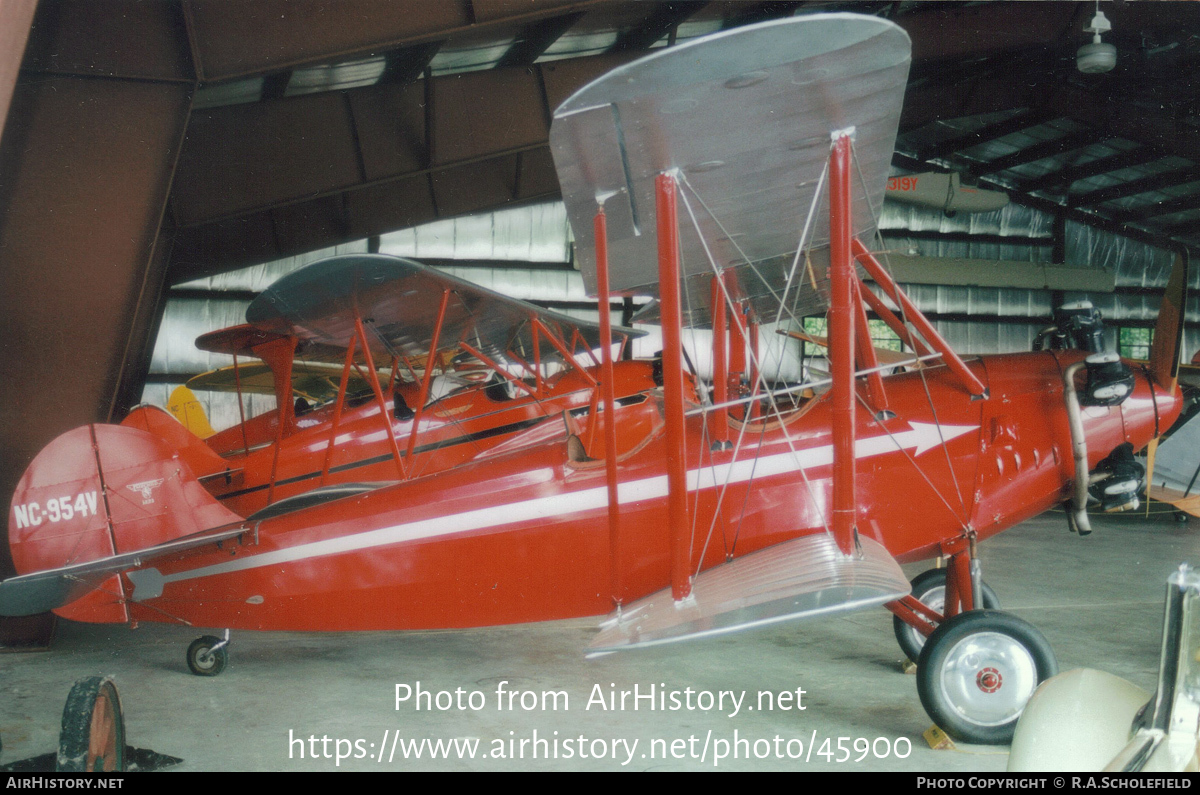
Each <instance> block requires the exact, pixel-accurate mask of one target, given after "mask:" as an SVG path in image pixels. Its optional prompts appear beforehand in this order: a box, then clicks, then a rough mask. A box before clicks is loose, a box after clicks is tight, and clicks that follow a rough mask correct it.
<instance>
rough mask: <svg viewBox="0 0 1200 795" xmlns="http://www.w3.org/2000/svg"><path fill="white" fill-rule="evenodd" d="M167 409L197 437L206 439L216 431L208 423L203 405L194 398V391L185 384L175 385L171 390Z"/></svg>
mask: <svg viewBox="0 0 1200 795" xmlns="http://www.w3.org/2000/svg"><path fill="white" fill-rule="evenodd" d="M167 411H169V412H171V414H173V415H174V416H175V419H177V420H179V422H180V423H181V424H182V425H183V427H185V428H187V429H188V430H189V431H191V432H192V433H194V434H195V435H196V437H197V438H199V439H207V438H208V437H210V436H212V435H213V434H214V433H216V431H214V430H213V427H212V425H210V424H209V423H208V415H207V414H205V413H204V406H201V405H200V401H199V400H197V399H196V393H195V392H193V391H192V390H190V389H188V388H187V387H186V386H177V387H175V390H174V391H173V392H171V396H170V397H169V398H167Z"/></svg>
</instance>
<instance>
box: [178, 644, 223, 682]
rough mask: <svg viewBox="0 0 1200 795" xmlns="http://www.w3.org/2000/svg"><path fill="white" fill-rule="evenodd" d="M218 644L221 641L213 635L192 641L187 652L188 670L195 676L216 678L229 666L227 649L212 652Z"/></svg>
mask: <svg viewBox="0 0 1200 795" xmlns="http://www.w3.org/2000/svg"><path fill="white" fill-rule="evenodd" d="M220 642H221V639H220V638H218V637H216V636H214V635H205V636H204V637H202V638H196V639H195V640H194V641H192V645H190V646H188V650H187V664H188V670H190V671H191V672H192V673H194V674H195V675H196V676H216V675H217V674H219V673H221V672H222V671H224V670H225V666H226V665H228V664H229V647H228V646H222V647H221V648H219V649H217V650H216V651H213V650H212V649H213V647H214V646H216V645H217V644H218V643H220Z"/></svg>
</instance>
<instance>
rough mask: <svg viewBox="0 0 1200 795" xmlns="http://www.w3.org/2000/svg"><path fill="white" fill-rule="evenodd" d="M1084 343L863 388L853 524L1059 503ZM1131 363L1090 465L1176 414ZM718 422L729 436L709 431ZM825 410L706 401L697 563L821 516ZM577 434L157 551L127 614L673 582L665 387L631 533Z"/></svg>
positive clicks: (921, 537)
mask: <svg viewBox="0 0 1200 795" xmlns="http://www.w3.org/2000/svg"><path fill="white" fill-rule="evenodd" d="M1078 358H1081V354H1078V353H1076V352H1063V353H1058V354H1050V353H1042V354H1019V355H1011V356H991V357H982V358H978V359H974V360H972V361H971V362H970V366H971V368H972V370H973V371H974V372H975V373H976V374H977V375H978V376H979V377H980V378H981V379H982V380H983V381H984V383H986V384H987V386H988V389H989V395H990V396H989V398H988V399H987V400H972V399H971V398H970V395H969V394H968V393H967V391H966V390H965V389H964V388H963V387H962V386H961V384H960V383H959V382H958V381H957V380H956V379H955V378H954V377H953V375H952V374H951V373H950V372H949V371H948V370H947V369H946V368H944V367H940V366H939V367H932V368H929V369H926V370H924V371H923V372H910V373H905V374H902V375H897V376H892V377H889V378H887V379H885V385H886V389H887V398H888V403H889V405H888V409H889V411H890V412H891V413H892V414H894V416H890V415H882V414H880V415H878V416H879V417H881V419H877V418H876V416H875V414H876V412H873V411H871V410H869V409H867V408H866V407H865V406H863V404H862V401H860V402H859V404H858V410H857V412H856V417H855V422H856V437H857V442H856V448H855V449H856V479H855V486H856V492H857V513H856V524H857V528H858V532H859V533H861V534H865V535H870V536H872V537H873V538H876V539H877V540H879V541H880V542H881V543H883V545H884V546H885V547H886V548H887V549H888V550H889V551H890V552H891V553H892V554H893V555H894V556H895V557H897V558H898V559H899V560H900V561H902V562H903V561H912V560H920V559H924V558H928V557H931V556H933V555H935V554H938V552H939V550H940V545H941V544H942V543H943V542H945V541H947V540H950V539H955V538H958V537H961V536H962V535H963V534H964V533H966V532H968V531H970V530H973V531H974V532H975V533H976V534H977V536H978V537H979V538H980V539H984V538H987V537H988V536H991V535H993V534H995V533H998V532H1000V531H1001V530H1004V529H1006V528H1008V527H1011V526H1012V525H1014V524H1016V523H1018V522H1020V521H1022V520H1024V519H1026V518H1029V517H1031V516H1034V515H1036V514H1038V513H1040V512H1041V511H1043V510H1045V509H1047V508H1049V507H1051V506H1053V505H1055V504H1057V503H1060V502H1062V501H1063V500H1064V499H1065V498H1066V496H1067V494H1068V492H1067V489H1068V487H1069V484H1070V482H1071V480H1072V478H1073V475H1074V465H1073V460H1072V452H1071V441H1070V432H1069V428H1068V423H1067V417H1066V412H1065V409H1064V404H1063V387H1062V371H1063V369H1065V367H1066V366H1067V365H1068V364H1070V363H1071V362H1072V361H1075V360H1077V359H1078ZM1136 381H1137V384H1136V388H1135V392H1134V394H1133V395H1132V396H1131V397H1130V398H1128V399H1127V400H1126V401H1125V402H1124V403H1123V404H1122V405H1120V406H1116V407H1111V408H1085V409H1084V425H1085V429H1086V432H1087V439H1088V457H1089V467H1094V466H1095V465H1096V463H1097V462H1099V460H1100V459H1102V458H1103V457H1105V456H1106V455H1107V454H1108V453H1109V452H1111V450H1112V449H1113V448H1114V447H1116V446H1117V445H1119V444H1121V443H1123V442H1126V441H1128V442H1131V443H1132V444H1133V445H1134V447H1135V448H1138V449H1140V448H1141V447H1142V446H1144V445H1145V444H1146V443H1147V442H1148V441H1149V440H1150V439H1151V438H1152V437H1153V436H1154V435H1155V433H1156V432H1158V431H1160V430H1162V429H1165V428H1166V427H1168V426H1169V425H1170V424H1171V422H1172V421H1173V420H1174V418H1175V416H1176V415H1177V414H1178V412H1179V406H1180V402H1179V399H1178V394H1177V393H1174V394H1172V393H1167V392H1165V391H1163V390H1162V389H1159V388H1157V387H1153V386H1152V385H1151V383H1150V381H1149V380H1148V378H1147V376H1146V375H1145V373H1144V372H1142V371H1141V370H1140V369H1139V370H1137V371H1136ZM859 386H860V396H862V397H863V398H864V399H865V397H866V392H865V389H863V388H861V387H862V385H861V384H860V385H859ZM693 408H694V407H693ZM376 419H378V418H376ZM717 421H720V422H722V423H727V426H726V427H727V428H728V433H729V436H730V438H731V439H732V440H734V441H735V442H736V445H735V446H734V449H733V450H724V449H717V450H715V451H714V450H713V448H714V445H712V444H711V441H712V438H713V431H714V427H713V423H714V422H717ZM706 423H708V426H707V427H706ZM830 426H831V422H830V416H829V405H828V401H827V400H826V399H825V398H824V397H822V396H818V397H815V398H812V399H810V400H808V401H807V402H804V403H802V404H801V405H799V406H798V407H796V408H795V409H794V410H792V411H790V412H788V413H786V414H785V415H784V416H783V418H782V419H772V420H769V421H751V422H749V423H745V424H743V423H739V422H738V421H736V420H733V419H727V418H725V417H724V416H723V415H722V416H721V417H720V419H719V420H718V419H717V415H709V416H708V417H707V418H706V417H705V416H704V414H703V413H702V412H698V411H697V412H690V413H689V416H688V418H687V421H686V434H687V440H688V443H687V452H688V455H687V471H688V483H689V486H688V488H689V499H688V505H689V519H688V521H689V523H690V525H691V527H692V531H691V532H692V544H691V546H692V553H691V561H692V565H693V567H694V568H695V569H696V570H697V571H698V570H701V569H705V568H708V567H711V566H715V565H719V564H720V563H722V562H723V561H726V560H728V559H731V558H735V557H739V556H741V555H745V554H748V553H750V552H753V551H755V550H758V549H762V548H764V547H766V546H769V545H772V544H775V543H778V542H781V541H784V540H787V539H790V538H795V537H798V536H801V535H805V534H810V533H816V532H825V530H826V521H827V516H828V513H829V512H828V505H829V502H830V493H831V472H832V437H831V431H830ZM577 433H578V428H577V427H575V426H574V425H573V423H572V421H571V419H570V418H569V416H568V417H563V416H558V417H550V418H547V419H545V420H543V421H541V422H538V423H536V424H533V425H532V426H530V427H528V428H526V429H524V430H521V431H519V432H517V433H515V434H513V435H512V436H510V437H508V438H507V439H506V440H503V441H502V442H500V443H498V444H497V445H496V446H494V447H492V448H491V449H489V450H486V451H482V452H480V453H478V454H476V455H475V456H474V457H473V458H472V459H471V460H470V461H469V462H467V463H464V464H462V465H460V466H456V467H454V468H451V469H447V470H445V471H442V472H439V473H436V474H431V475H428V476H424V477H417V478H414V479H411V480H408V481H405V482H401V483H397V484H395V485H391V486H385V487H381V488H378V489H375V490H372V491H369V492H366V493H363V494H361V495H358V496H354V497H349V498H346V499H341V500H338V501H336V502H331V503H328V504H325V505H319V506H316V507H311V508H306V509H303V510H298V511H295V512H293V513H287V514H284V515H281V516H278V517H275V518H271V519H266V520H263V521H261V522H259V523H257V525H256V532H255V536H256V538H257V541H256V542H254V541H248V542H246V543H245V544H243V545H240V546H234V547H227V548H225V549H223V550H217V551H212V552H205V553H199V554H190V555H188V556H187V557H183V558H180V559H178V560H175V561H170V562H159V563H158V564H156V567H157V568H158V569H159V570H160V572H161V573H162V575H163V576H164V578H165V585H164V590H163V592H162V595H161V596H160V597H158V598H155V599H150V600H147V601H146V602H144V603H138V602H136V601H135V602H133V603H131V604H130V614H131V616H132V617H133V618H135V619H137V620H147V621H163V620H174V619H176V618H181V619H185V620H187V621H189V622H191V623H193V624H196V625H201V626H226V627H232V628H245V629H295V630H367V629H424V628H437V627H467V626H479V625H489V624H505V623H516V622H526V621H539V620H548V619H559V618H567V617H573V616H582V615H594V614H600V613H605V612H607V611H609V610H610V609H611V608H612V607H613V605H614V604H615V603H617V602H628V601H631V600H633V599H636V598H639V597H641V596H645V595H647V594H649V593H653V592H654V591H657V590H659V589H661V588H663V587H665V586H666V585H667V584H669V582H670V563H669V550H670V541H669V538H670V521H669V518H668V512H667V485H666V481H667V478H666V472H665V466H666V465H665V463H664V461H665V458H666V452H667V451H666V449H665V445H666V441H665V434H664V433H663V421H662V403H661V398H660V397H659V396H658V395H657V394H655V393H651V394H650V395H649V397H648V399H647V400H645V401H643V402H641V403H638V404H636V405H631V406H626V407H624V408H623V409H622V411H621V413H620V415H619V422H618V450H617V454H618V458H619V467H618V473H619V474H618V477H619V484H620V485H619V489H618V493H619V506H620V507H619V513H620V520H619V525H618V528H619V529H618V534H617V537H616V538H615V539H614V538H612V537H610V531H609V525H608V500H607V487H606V476H605V467H604V463H603V461H600V460H594V459H590V458H588V457H587V456H586V455H585V454H583V452H582V451H583V446H582V445H581V444H580V443H579V442H578V440H577V439H576V440H574V441H573V440H572V436H573V435H575V434H577ZM716 447H720V446H719V445H718V446H716ZM134 597H135V599H136V598H137V594H136V593H135V594H134ZM73 617H76V618H84V620H86V617H83V616H73Z"/></svg>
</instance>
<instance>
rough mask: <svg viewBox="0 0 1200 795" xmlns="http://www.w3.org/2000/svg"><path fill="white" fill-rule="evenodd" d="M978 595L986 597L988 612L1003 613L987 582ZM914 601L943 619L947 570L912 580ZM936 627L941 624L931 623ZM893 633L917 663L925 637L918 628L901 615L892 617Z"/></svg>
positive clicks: (919, 575)
mask: <svg viewBox="0 0 1200 795" xmlns="http://www.w3.org/2000/svg"><path fill="white" fill-rule="evenodd" d="M979 591H980V592H981V593H982V594H983V606H984V607H985V608H987V609H989V610H998V609H1000V599H999V598H998V597H997V596H996V592H995V591H993V590H992V589H991V586H989V585H988V584H987V583H986V582H982V581H981V582H980V587H979ZM912 598H914V599H916V600H917V601H918V602H920V603H921V604H923V605H925V606H926V607H928V608H930V609H931V610H933V611H934V612H936V613H938V614H939V615H942V614H944V613H945V610H946V569H929V570H928V571H923V572H921V573H920V574H918V575H917V576H916V577H914V578H913V580H912ZM932 623H933V624H934V625H935V626H936V625H937V624H939V623H940V621H933V622H932ZM892 630H893V632H895V634H896V642H897V643H898V644H900V650H901V651H903V652H904V654H905V655H906V656H907V657H908V659H910V660H913V661H914V662H915V661H916V659H917V658H918V657H920V656H921V649H922V647H924V646H925V635H924V634H922V633H921V631H920V629H919V628H918V627H916V626H913V625H912V624H910V623H908V622H907V621H905V620H904V619H903V618H901V617H900V616H899V615H893V616H892Z"/></svg>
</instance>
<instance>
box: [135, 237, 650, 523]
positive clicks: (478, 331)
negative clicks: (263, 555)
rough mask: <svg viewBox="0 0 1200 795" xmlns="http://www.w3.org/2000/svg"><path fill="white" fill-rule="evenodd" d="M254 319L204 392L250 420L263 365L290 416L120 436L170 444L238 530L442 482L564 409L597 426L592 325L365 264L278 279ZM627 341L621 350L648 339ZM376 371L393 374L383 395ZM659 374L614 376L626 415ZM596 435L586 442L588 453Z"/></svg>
mask: <svg viewBox="0 0 1200 795" xmlns="http://www.w3.org/2000/svg"><path fill="white" fill-rule="evenodd" d="M246 314H247V319H248V320H250V321H251V322H250V323H249V324H247V325H241V326H235V327H233V328H228V329H223V330H221V331H216V332H212V333H210V334H205V335H202V336H201V337H200V338H199V339H198V340H197V341H196V345H197V347H199V348H200V349H201V350H206V351H211V352H213V353H224V354H230V355H232V356H233V357H234V361H235V365H234V367H233V368H232V372H231V375H232V379H230V378H229V377H228V376H226V377H223V378H219V379H218V378H210V379H202V380H201V381H200V383H201V385H202V384H203V383H204V382H205V381H216V382H219V383H227V382H228V381H230V380H232V381H233V383H234V388H235V390H236V391H237V393H238V396H239V406H241V405H242V401H241V397H242V389H243V387H242V384H241V375H240V374H241V372H242V369H243V368H241V367H239V360H244V359H246V358H248V357H249V358H257V359H261V360H262V362H263V364H264V365H265V369H266V372H265V373H263V372H262V370H263V369H264V368H263V366H262V365H258V366H257V367H254V368H252V369H251V371H250V372H251V373H253V374H254V376H257V377H258V378H259V380H260V381H266V380H267V378H264V377H263V376H268V377H269V383H270V385H271V389H270V391H271V392H272V393H273V394H274V395H275V398H276V403H277V405H278V406H279V407H280V408H278V409H276V410H274V411H270V412H266V413H263V414H260V415H259V416H257V417H253V418H251V419H249V420H246V419H245V418H244V417H243V421H242V422H241V423H240V424H239V425H237V426H234V427H232V428H228V429H225V430H223V431H221V432H220V433H217V434H215V435H213V436H211V437H209V438H208V439H205V440H204V441H203V442H201V441H200V440H199V439H197V438H195V437H194V436H193V435H192V434H191V433H189V432H187V431H186V430H185V429H184V428H183V427H182V426H181V425H180V424H179V423H178V422H176V421H175V419H174V418H173V417H171V416H170V415H168V414H167V413H166V412H164V411H162V410H161V409H158V408H156V407H153V406H142V407H139V408H137V409H135V410H134V411H132V412H131V413H130V414H129V416H128V417H126V418H125V419H124V420H123V421H122V423H121V424H122V425H124V426H127V427H134V428H140V429H142V430H145V431H148V432H150V433H152V434H154V435H156V436H159V437H160V438H162V439H163V440H165V441H167V442H168V443H169V444H170V445H171V446H172V447H174V448H175V449H176V450H178V451H179V453H180V456H181V458H183V460H184V461H186V462H187V464H188V466H189V467H190V468H191V470H192V474H193V475H195V476H196V477H197V478H199V480H200V482H201V483H203V484H204V485H205V487H206V488H207V489H208V491H209V492H210V493H212V494H213V495H214V496H216V497H217V498H218V499H219V500H220V501H221V502H222V503H223V504H224V505H225V506H226V507H227V508H230V509H231V510H233V511H234V512H236V513H237V514H239V515H241V516H246V517H250V516H254V517H255V518H261V516H260V515H259V512H261V511H263V510H265V509H267V507H268V506H271V509H270V510H271V512H272V513H278V512H280V511H283V510H291V509H293V508H294V507H296V506H297V505H299V504H308V503H311V502H312V501H314V500H316V501H322V500H328V499H330V497H331V496H332V495H333V494H342V495H344V494H346V493H347V491H346V487H345V484H356V483H363V482H368V483H370V482H378V481H386V480H410V479H412V478H414V477H417V476H419V475H427V474H431V473H433V472H438V471H441V470H443V469H447V468H449V467H452V466H456V465H458V464H460V463H462V462H464V461H466V460H468V459H470V458H472V457H474V456H476V455H478V454H480V453H481V452H483V451H484V450H487V449H488V448H490V447H494V446H495V445H497V444H499V443H501V442H503V441H504V440H506V439H508V438H509V437H511V436H513V435H514V434H516V433H518V432H519V431H521V430H524V429H526V428H529V427H530V426H532V425H534V424H537V423H538V422H540V421H541V420H543V419H544V418H546V417H548V416H551V415H555V416H557V415H559V414H561V413H562V412H563V411H570V412H573V413H575V414H576V415H579V414H582V413H587V414H588V415H589V416H591V417H595V416H597V412H596V411H595V408H596V402H597V401H598V399H599V397H598V395H599V393H598V391H597V390H596V389H595V385H596V383H597V373H598V369H599V360H598V359H597V358H596V355H595V353H594V351H593V349H594V348H596V347H598V346H599V344H600V343H599V327H598V326H597V325H596V324H594V323H588V322H583V321H580V320H578V319H576V318H572V317H568V316H566V315H562V314H559V313H557V312H552V311H548V310H544V309H539V308H538V307H535V306H533V305H531V304H527V303H525V302H523V301H518V300H515V299H512V298H507V297H505V296H502V295H498V294H496V293H494V292H492V291H490V290H487V289H485V288H482V287H480V286H478V285H475V284H471V283H470V282H465V281H463V280H461V279H457V278H454V277H452V276H449V275H447V274H444V273H441V272H439V271H436V270H434V269H432V268H426V267H424V266H422V265H420V264H418V263H415V262H412V261H409V260H403V259H399V258H396V257H387V256H381V255H366V254H364V255H349V256H343V257H334V258H331V259H327V260H324V261H321V262H317V263H314V264H313V265H310V266H308V267H306V268H304V269H302V270H300V271H297V272H295V273H293V274H290V275H289V276H286V277H284V278H283V279H280V280H279V281H278V282H276V283H275V284H274V285H272V286H271V287H270V288H269V289H267V290H266V291H264V292H263V293H262V294H261V295H260V296H259V297H258V298H257V299H256V300H255V301H254V302H253V303H252V304H251V305H250V307H249V309H247V312H246ZM619 332H620V334H621V336H622V337H624V338H625V339H626V340H627V339H628V338H629V337H637V336H641V335H642V334H643V333H644V332H638V331H634V330H632V329H625V328H621V329H619ZM622 350H623V347H622ZM358 351H364V352H365V354H364V356H363V358H364V359H365V362H364V363H363V365H362V366H359V365H358V364H357V363H356V362H355V354H356V352H358ZM589 360H590V361H589ZM334 362H336V363H337V364H336V365H334V364H333V363H334ZM379 362H389V363H390V369H391V375H390V378H388V379H387V382H386V385H385V384H383V383H381V382H380V378H379V374H378V373H377V372H376V370H375V365H376V363H379ZM323 365H324V366H323ZM330 367H333V368H334V369H329V368H330ZM654 368H655V364H654V363H653V362H650V361H619V362H616V363H615V364H614V371H613V376H614V379H615V390H616V395H617V396H618V399H619V402H620V404H622V405H623V404H625V403H628V402H632V401H639V400H644V399H645V398H644V397H638V396H639V395H643V394H644V393H645V392H647V391H648V390H650V389H653V388H654V386H655V384H654V380H653V377H654V376H653V371H654ZM514 371H515V372H516V373H517V374H514ZM435 373H437V375H436V376H435V375H434V374H435ZM301 374H302V375H301ZM254 376H249V377H254ZM406 376H407V377H406ZM519 376H524V377H519ZM480 377H483V378H485V379H488V380H487V382H481V381H479V378H480ZM327 381H332V384H333V387H334V394H335V396H336V397H335V399H334V400H333V401H332V402H327V403H326V404H325V405H319V404H318V405H313V403H312V402H311V401H310V398H311V399H314V400H315V399H317V398H318V397H320V394H318V392H319V389H315V388H313V385H314V384H317V385H318V387H319V385H320V384H321V383H322V382H327ZM247 386H249V384H247ZM297 395H299V397H297ZM596 427H597V426H596V423H595V422H591V423H590V424H588V425H587V427H586V428H585V433H584V439H585V444H586V446H587V447H588V449H589V450H591V451H592V452H597V451H598V449H599V448H598V447H597V445H598V444H599V442H598V440H597V439H596V435H595V431H596ZM335 485H343V486H344V487H343V488H341V489H333V487H334V486H335ZM349 488H350V489H351V490H354V489H355V488H360V487H358V486H349ZM360 490H361V489H360ZM313 492H316V493H313Z"/></svg>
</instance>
